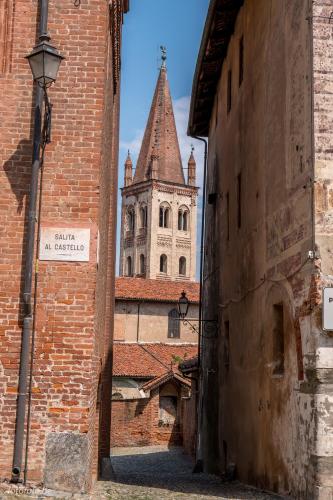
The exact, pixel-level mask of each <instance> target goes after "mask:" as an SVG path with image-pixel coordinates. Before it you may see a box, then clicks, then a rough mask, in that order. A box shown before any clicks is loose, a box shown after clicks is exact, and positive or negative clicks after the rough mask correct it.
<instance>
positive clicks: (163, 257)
mask: <svg viewBox="0 0 333 500" xmlns="http://www.w3.org/2000/svg"><path fill="white" fill-rule="evenodd" d="M167 264H168V258H167V256H166V255H165V254H164V253H163V254H162V255H161V257H160V273H165V274H166V273H167V270H168V267H167Z"/></svg>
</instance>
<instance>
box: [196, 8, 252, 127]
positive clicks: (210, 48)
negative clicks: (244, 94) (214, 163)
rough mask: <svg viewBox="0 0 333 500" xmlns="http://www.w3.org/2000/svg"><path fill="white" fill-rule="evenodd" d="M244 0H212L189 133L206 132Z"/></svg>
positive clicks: (200, 54) (199, 60) (197, 73)
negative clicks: (224, 62)
mask: <svg viewBox="0 0 333 500" xmlns="http://www.w3.org/2000/svg"><path fill="white" fill-rule="evenodd" d="M243 2H244V0H211V1H210V4H209V8H208V14H207V18H206V23H205V27H204V32H203V35H202V40H201V45H200V50H199V55H198V59H197V64H196V69H195V74H194V79H193V86H192V97H191V106H190V118H189V125H188V133H189V135H191V136H195V135H202V136H207V135H208V132H209V122H210V117H211V112H212V108H213V105H214V99H215V93H216V87H217V84H218V82H219V79H220V76H221V70H222V65H223V61H224V59H225V57H226V54H227V50H228V45H229V41H230V38H231V36H232V34H233V31H234V26H235V22H236V18H237V14H238V11H239V9H240V7H241V6H242V4H243Z"/></svg>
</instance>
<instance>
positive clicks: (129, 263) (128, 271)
mask: <svg viewBox="0 0 333 500" xmlns="http://www.w3.org/2000/svg"><path fill="white" fill-rule="evenodd" d="M126 264H127V269H126V274H127V276H132V274H133V269H132V257H127V261H126Z"/></svg>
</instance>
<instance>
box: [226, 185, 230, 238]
mask: <svg viewBox="0 0 333 500" xmlns="http://www.w3.org/2000/svg"><path fill="white" fill-rule="evenodd" d="M226 203H227V241H229V238H230V201H229V191H228V192H227V194H226Z"/></svg>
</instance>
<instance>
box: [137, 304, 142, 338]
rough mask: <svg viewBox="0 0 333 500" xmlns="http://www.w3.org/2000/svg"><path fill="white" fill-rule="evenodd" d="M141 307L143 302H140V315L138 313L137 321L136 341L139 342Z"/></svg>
mask: <svg viewBox="0 0 333 500" xmlns="http://www.w3.org/2000/svg"><path fill="white" fill-rule="evenodd" d="M140 307H141V302H140V301H139V302H138V315H137V321H136V341H137V343H139V337H140Z"/></svg>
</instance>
